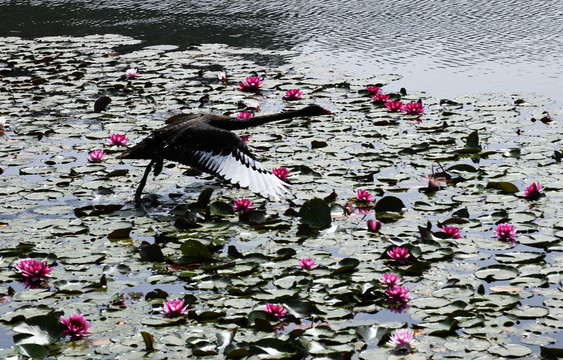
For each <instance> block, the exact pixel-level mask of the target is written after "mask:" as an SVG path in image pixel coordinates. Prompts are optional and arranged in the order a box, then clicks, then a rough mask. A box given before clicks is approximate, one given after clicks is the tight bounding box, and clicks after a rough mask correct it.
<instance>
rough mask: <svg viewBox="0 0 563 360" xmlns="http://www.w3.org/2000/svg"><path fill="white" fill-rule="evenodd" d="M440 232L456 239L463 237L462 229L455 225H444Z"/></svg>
mask: <svg viewBox="0 0 563 360" xmlns="http://www.w3.org/2000/svg"><path fill="white" fill-rule="evenodd" d="M438 232H443V233H446V234H448V235H450V237H452V238H454V239H459V238H460V237H461V235H460V229H459V228H458V227H457V226H453V225H444V226H442V228H441V229H440V230H438Z"/></svg>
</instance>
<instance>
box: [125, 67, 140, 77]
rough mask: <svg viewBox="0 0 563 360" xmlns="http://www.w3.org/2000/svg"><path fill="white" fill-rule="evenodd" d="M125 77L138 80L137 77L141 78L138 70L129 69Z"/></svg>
mask: <svg viewBox="0 0 563 360" xmlns="http://www.w3.org/2000/svg"><path fill="white" fill-rule="evenodd" d="M125 76H127V78H128V79H133V78H136V77H137V76H139V71H138V70H137V68H132V69H127V70H126V71H125Z"/></svg>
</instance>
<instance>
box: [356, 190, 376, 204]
mask: <svg viewBox="0 0 563 360" xmlns="http://www.w3.org/2000/svg"><path fill="white" fill-rule="evenodd" d="M356 199H357V200H358V201H362V202H372V201H373V197H372V196H371V194H370V193H369V192H367V191H366V190H362V189H358V191H356Z"/></svg>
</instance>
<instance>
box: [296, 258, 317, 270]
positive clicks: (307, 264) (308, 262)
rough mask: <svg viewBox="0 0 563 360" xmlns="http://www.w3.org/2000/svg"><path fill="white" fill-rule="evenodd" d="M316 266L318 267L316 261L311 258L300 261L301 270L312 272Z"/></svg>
mask: <svg viewBox="0 0 563 360" xmlns="http://www.w3.org/2000/svg"><path fill="white" fill-rule="evenodd" d="M316 266H317V265H316V264H315V260H313V259H311V258H307V259H301V260H300V261H299V267H300V268H301V269H307V270H311V269H313V268H315V267H316Z"/></svg>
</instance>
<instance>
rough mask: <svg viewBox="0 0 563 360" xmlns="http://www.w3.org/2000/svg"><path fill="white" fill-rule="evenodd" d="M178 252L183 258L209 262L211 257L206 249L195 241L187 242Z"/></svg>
mask: <svg viewBox="0 0 563 360" xmlns="http://www.w3.org/2000/svg"><path fill="white" fill-rule="evenodd" d="M180 250H181V251H182V254H183V255H184V256H187V257H190V258H195V259H201V260H211V259H212V258H213V256H212V255H211V252H210V251H209V249H208V248H207V246H205V245H203V244H202V243H201V242H199V241H197V240H187V241H185V242H184V243H183V244H182V245H181V246H180Z"/></svg>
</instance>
